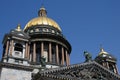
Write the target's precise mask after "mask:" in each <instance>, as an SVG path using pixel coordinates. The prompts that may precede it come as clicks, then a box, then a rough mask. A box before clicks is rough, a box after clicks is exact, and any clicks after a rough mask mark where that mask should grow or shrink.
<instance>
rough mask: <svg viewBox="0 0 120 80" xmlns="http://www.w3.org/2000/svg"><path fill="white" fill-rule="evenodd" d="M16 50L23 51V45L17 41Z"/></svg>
mask: <svg viewBox="0 0 120 80" xmlns="http://www.w3.org/2000/svg"><path fill="white" fill-rule="evenodd" d="M14 50H15V51H20V52H22V51H23V46H22V45H21V44H19V43H16V44H15V49H14Z"/></svg>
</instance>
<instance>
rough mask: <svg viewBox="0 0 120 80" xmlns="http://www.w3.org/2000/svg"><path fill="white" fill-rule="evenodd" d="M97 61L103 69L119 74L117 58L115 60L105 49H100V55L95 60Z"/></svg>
mask: <svg viewBox="0 0 120 80" xmlns="http://www.w3.org/2000/svg"><path fill="white" fill-rule="evenodd" d="M95 61H96V62H98V63H99V64H101V65H102V66H103V67H105V68H107V69H109V70H110V71H112V72H114V73H116V74H118V69H117V66H116V61H117V60H116V58H114V57H113V56H112V55H110V54H109V53H107V52H105V51H104V49H103V48H101V49H100V53H99V54H98V56H97V57H96V58H95Z"/></svg>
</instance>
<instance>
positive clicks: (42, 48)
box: [41, 42, 44, 57]
mask: <svg viewBox="0 0 120 80" xmlns="http://www.w3.org/2000/svg"><path fill="white" fill-rule="evenodd" d="M43 52H44V43H43V42H41V57H42V56H44V53H43Z"/></svg>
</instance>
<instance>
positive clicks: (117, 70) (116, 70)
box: [114, 64, 119, 74]
mask: <svg viewBox="0 0 120 80" xmlns="http://www.w3.org/2000/svg"><path fill="white" fill-rule="evenodd" d="M114 67H115V69H116V74H119V72H118V68H117V66H116V64H115V65H114Z"/></svg>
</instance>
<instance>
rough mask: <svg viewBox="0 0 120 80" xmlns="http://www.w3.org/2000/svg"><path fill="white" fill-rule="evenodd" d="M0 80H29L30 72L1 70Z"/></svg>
mask: <svg viewBox="0 0 120 80" xmlns="http://www.w3.org/2000/svg"><path fill="white" fill-rule="evenodd" d="M1 73H2V74H1V77H0V80H31V72H30V71H25V70H19V69H10V68H2V72H1Z"/></svg>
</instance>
